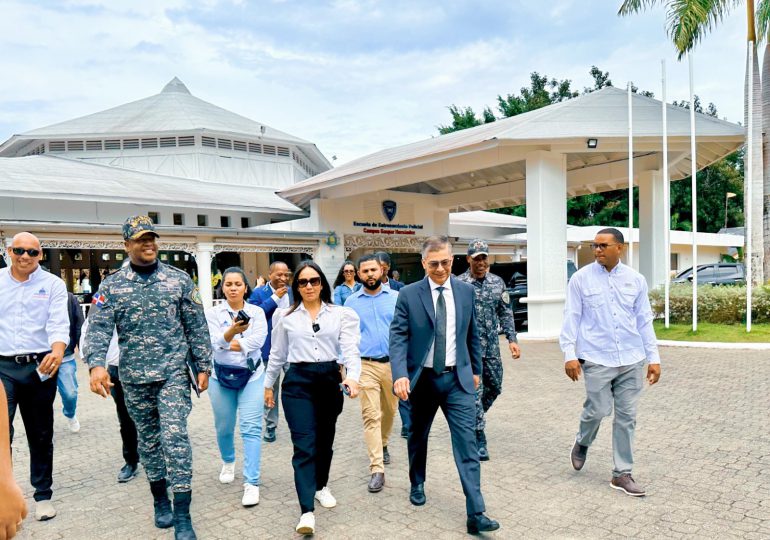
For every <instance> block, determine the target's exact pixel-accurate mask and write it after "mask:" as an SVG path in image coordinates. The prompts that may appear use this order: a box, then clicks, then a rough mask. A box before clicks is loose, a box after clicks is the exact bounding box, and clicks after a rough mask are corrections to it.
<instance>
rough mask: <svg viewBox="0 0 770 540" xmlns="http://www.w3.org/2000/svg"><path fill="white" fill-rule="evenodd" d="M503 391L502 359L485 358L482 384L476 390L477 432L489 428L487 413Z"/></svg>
mask: <svg viewBox="0 0 770 540" xmlns="http://www.w3.org/2000/svg"><path fill="white" fill-rule="evenodd" d="M502 391H503V361H502V360H501V359H500V358H494V357H491V358H487V357H485V358H483V359H482V371H481V382H480V384H479V387H478V388H477V389H476V431H483V430H484V429H485V428H486V427H487V418H486V412H487V411H488V410H489V409H490V407H492V404H493V403H494V402H495V400H496V399H497V396H499V395H500V393H501V392H502Z"/></svg>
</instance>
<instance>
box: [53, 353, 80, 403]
mask: <svg viewBox="0 0 770 540" xmlns="http://www.w3.org/2000/svg"><path fill="white" fill-rule="evenodd" d="M70 358H71V360H70ZM77 367H78V366H77V362H76V361H75V356H74V355H70V356H65V357H64V360H63V361H62V363H61V366H59V377H58V378H57V379H56V386H57V387H58V388H59V395H60V396H61V403H62V412H63V413H64V416H66V417H67V418H75V409H76V408H77V406H78V378H77Z"/></svg>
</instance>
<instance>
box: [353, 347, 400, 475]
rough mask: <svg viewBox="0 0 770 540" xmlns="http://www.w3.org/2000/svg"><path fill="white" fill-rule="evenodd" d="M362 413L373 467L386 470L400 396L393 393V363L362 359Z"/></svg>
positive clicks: (365, 436) (381, 471) (371, 468)
mask: <svg viewBox="0 0 770 540" xmlns="http://www.w3.org/2000/svg"><path fill="white" fill-rule="evenodd" d="M359 386H360V388H361V394H360V399H361V415H362V416H363V418H364V440H365V441H366V447H367V450H368V452H369V469H370V470H371V472H372V474H374V473H378V472H379V473H384V472H385V466H384V464H383V462H382V447H383V446H387V445H388V438H389V437H390V430H391V429H392V428H393V419H394V418H395V416H396V410H397V408H398V398H397V397H396V396H395V395H394V394H393V375H392V374H391V371H390V363H389V362H387V363H379V362H372V361H369V360H362V361H361V377H360V380H359Z"/></svg>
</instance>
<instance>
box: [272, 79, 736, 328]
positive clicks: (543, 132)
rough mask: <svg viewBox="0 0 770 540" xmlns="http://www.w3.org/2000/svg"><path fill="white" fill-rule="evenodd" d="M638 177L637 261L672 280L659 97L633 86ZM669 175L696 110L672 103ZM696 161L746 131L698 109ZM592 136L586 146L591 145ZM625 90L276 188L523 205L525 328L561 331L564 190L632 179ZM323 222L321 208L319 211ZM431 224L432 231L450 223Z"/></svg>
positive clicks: (680, 160)
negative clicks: (635, 90) (527, 322)
mask: <svg viewBox="0 0 770 540" xmlns="http://www.w3.org/2000/svg"><path fill="white" fill-rule="evenodd" d="M632 106H633V118H634V125H633V130H634V183H635V185H637V186H639V193H640V199H639V209H638V212H639V217H640V251H641V254H640V261H641V264H640V270H641V271H642V273H643V274H644V275H645V277H646V278H647V280H648V283H649V285H650V286H651V287H652V286H655V285H658V284H660V283H662V282H663V280H664V279H665V268H666V266H665V253H666V249H665V245H664V244H663V238H664V236H665V235H664V234H663V230H664V229H663V228H664V226H665V224H666V223H667V221H666V217H665V216H666V214H665V209H664V208H663V191H664V186H665V179H664V175H663V172H662V165H661V163H662V136H663V126H662V120H661V117H662V114H661V108H662V105H661V103H660V102H659V101H657V100H654V99H651V98H647V97H644V96H641V95H638V94H634V95H633V100H632ZM667 115H668V150H669V161H668V163H669V171H668V173H669V175H670V178H671V179H672V180H678V179H681V178H684V177H686V176H688V175H689V171H690V166H691V165H690V118H689V111H688V110H685V109H682V108H680V107H675V106H670V105H669V106H668V110H667ZM695 129H696V134H697V158H696V164H697V167H698V168H699V169H700V168H703V167H705V166H707V165H709V164H711V163H713V162H715V161H717V160H719V159H721V158H722V157H724V156H726V155H727V154H729V153H731V152H734V151H735V150H737V149H738V148H740V147H741V146H742V145H743V142H744V135H745V133H744V129H743V128H742V127H741V126H738V125H735V124H731V123H729V122H725V121H722V120H719V119H716V118H712V117H710V116H706V115H702V114H698V115H697V117H696V128H695ZM589 139H592V141H591V143H592V144H591V147H589ZM627 151H628V97H627V93H626V92H625V91H623V90H619V89H616V88H612V87H609V88H604V89H602V90H599V91H596V92H593V93H591V94H587V95H585V96H581V97H579V98H576V99H573V100H570V101H565V102H562V103H558V104H555V105H551V106H548V107H544V108H542V109H538V110H536V111H532V112H529V113H525V114H521V115H519V116H515V117H512V118H506V119H503V120H499V121H496V122H493V123H490V124H485V125H482V126H478V127H475V128H471V129H467V130H463V131H459V132H456V133H452V134H449V135H443V136H440V137H436V138H432V139H428V140H424V141H419V142H416V143H412V144H407V145H403V146H399V147H395V148H391V149H387V150H383V151H380V152H376V153H374V154H371V155H369V156H365V157H363V158H360V159H357V160H355V161H352V162H350V163H347V164H345V165H342V166H340V167H338V168H336V169H333V170H330V171H327V172H325V173H322V174H320V175H317V176H315V177H313V178H311V179H309V180H306V181H304V182H301V183H298V184H295V185H294V186H291V187H289V188H286V189H284V190H282V191H280V192H279V195H281V196H282V197H284V198H285V199H287V200H288V201H290V202H292V203H294V204H295V205H297V206H300V207H303V208H306V209H307V208H310V209H311V212H313V211H314V209H315V210H317V209H319V208H323V209H325V210H327V211H328V207H329V202H330V201H334V200H342V201H344V200H349V199H350V198H355V197H358V196H366V195H367V194H371V193H373V192H384V193H382V194H383V195H384V196H392V197H393V198H395V199H401V200H403V196H404V195H407V194H414V197H415V198H419V199H420V200H421V201H422V200H424V199H425V198H428V199H429V205H430V206H431V207H432V210H433V214H432V215H433V216H434V219H436V218H435V216H441V215H442V212H443V213H445V214H443V215H446V216H447V218H445V219H444V221H445V222H448V213H449V212H462V211H468V210H486V209H491V208H499V207H505V206H511V205H517V204H522V203H525V202H526V203H527V221H528V227H527V253H528V258H527V265H528V269H527V272H528V276H529V279H528V284H529V297H528V303H529V305H530V307H529V317H530V319H529V320H530V333H531V334H533V335H535V336H542V337H551V336H554V335H556V334H558V331H559V328H560V324H561V317H562V311H563V303H564V297H565V287H566V282H567V276H566V270H565V265H564V264H553V262H554V261H559V260H563V259H566V256H567V227H566V225H567V223H566V200H567V198H568V197H574V196H577V195H582V194H586V193H597V192H602V191H610V190H614V189H619V188H623V187H625V186H627V185H628V153H627ZM317 219H319V224H320V225H321V226H323V217H322V216H318V217H317ZM446 231H447V224H445V226H444V227H443V230H442V227H441V226H439V225H438V224H435V223H434V227H433V232H434V233H446Z"/></svg>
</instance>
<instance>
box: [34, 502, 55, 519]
mask: <svg viewBox="0 0 770 540" xmlns="http://www.w3.org/2000/svg"><path fill="white" fill-rule="evenodd" d="M54 517H56V508H54V506H53V503H52V502H51V501H50V500H47V501H37V502H36V503H35V519H36V520H38V521H46V520H49V519H52V518H54Z"/></svg>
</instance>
